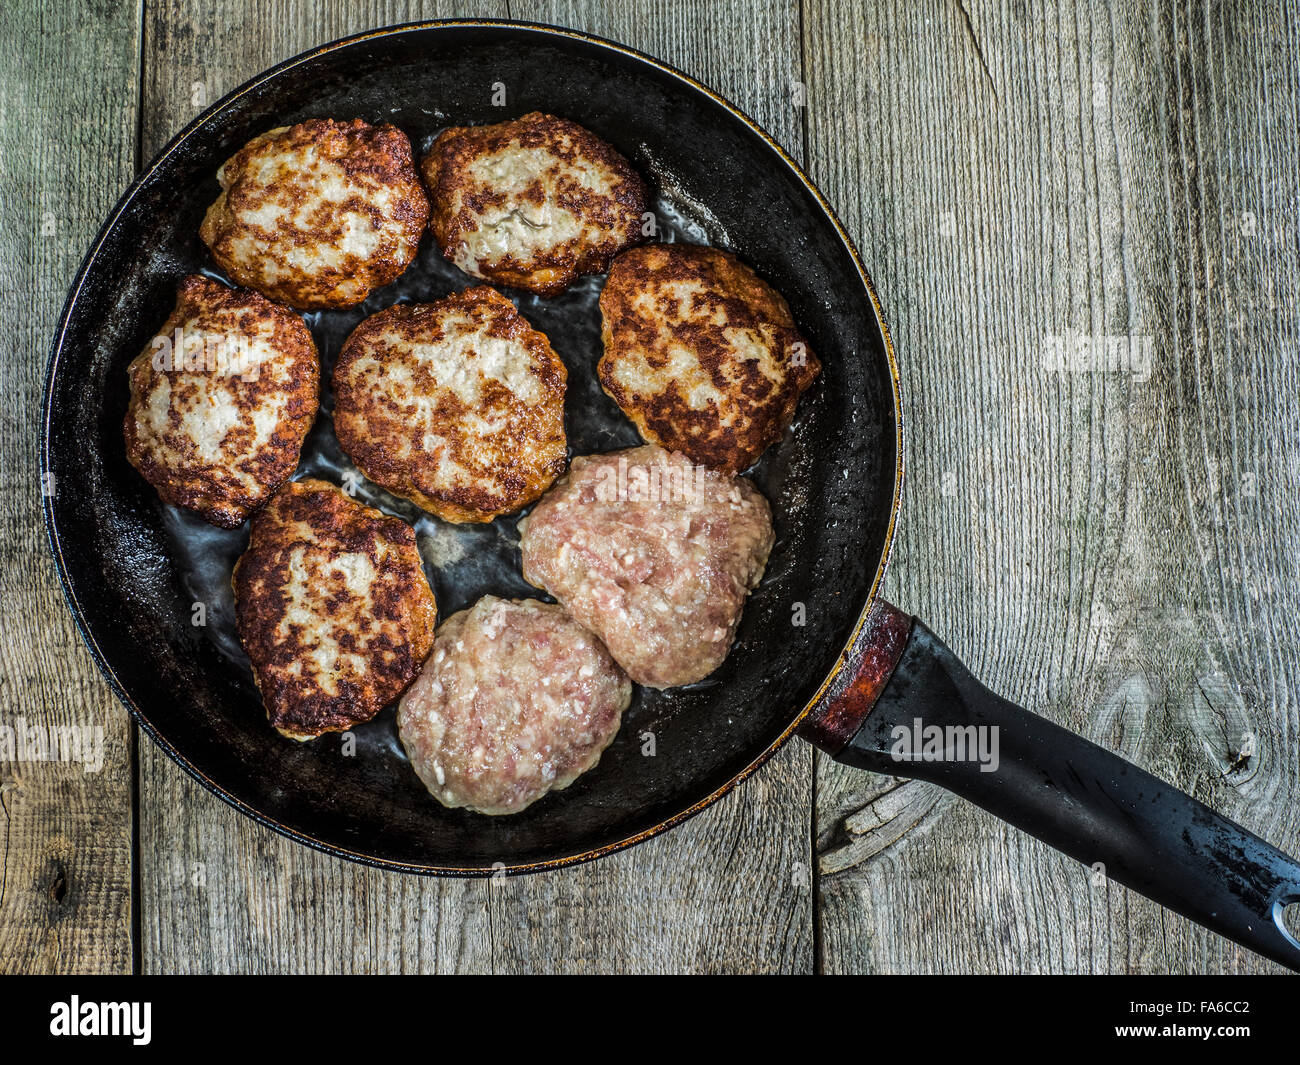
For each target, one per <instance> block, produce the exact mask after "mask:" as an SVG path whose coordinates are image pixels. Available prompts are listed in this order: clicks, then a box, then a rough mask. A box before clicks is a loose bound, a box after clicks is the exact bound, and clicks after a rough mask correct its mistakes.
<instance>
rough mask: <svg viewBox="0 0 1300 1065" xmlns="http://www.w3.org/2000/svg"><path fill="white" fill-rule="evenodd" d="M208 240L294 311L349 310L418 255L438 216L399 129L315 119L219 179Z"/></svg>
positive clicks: (242, 277)
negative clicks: (429, 225) (431, 222)
mask: <svg viewBox="0 0 1300 1065" xmlns="http://www.w3.org/2000/svg"><path fill="white" fill-rule="evenodd" d="M217 180H218V181H219V182H220V183H221V194H220V195H219V196H218V197H217V198H216V201H215V202H214V203H213V204H212V206H211V207H209V208H208V212H207V214H206V216H205V217H204V219H203V225H202V226H201V227H200V229H199V236H201V237H202V238H203V242H204V243H205V244H206V245H207V246H208V247H209V248H211V249H212V257H213V258H214V259H216V261H217V263H218V265H220V267H221V268H222V269H223V270H225V271H226V273H227V274H229V275H230V276H231V277H232V278H234V280H235V281H237V282H238V283H239V284H241V285H247V286H249V287H250V288H255V289H257V290H258V291H259V292H261V293H262V294H263V295H264V296H269V297H270V298H271V299H273V300H278V301H280V302H281V303H287V304H289V305H290V306H293V307H300V308H303V309H304V310H306V309H319V308H326V307H350V306H352V305H353V304H356V303H360V302H361V301H362V300H363V299H365V298H366V296H368V295H369V294H370V291H371V289H375V288H379V287H380V286H381V285H386V284H388V283H389V282H390V281H394V280H396V279H397V277H398V276H399V275H400V274H401V273H402V271H403V270H405V269H406V268H407V266H408V265H410V262H411V260H412V259H414V258H415V252H416V249H417V247H418V246H419V243H420V237H421V235H422V234H423V232H424V227H425V225H426V224H427V223H428V219H429V201H428V199H427V198H426V197H425V195H424V189H423V188H422V187H421V186H420V179H419V176H418V175H417V174H416V172H415V163H414V160H413V157H412V155H411V142H410V141H409V140H407V138H406V134H405V133H403V132H402V131H401V130H400V129H398V128H397V127H396V126H390V125H382V126H371V125H369V124H368V123H366V122H362V121H361V120H360V119H355V120H353V121H352V122H335V121H332V120H331V119H324V118H320V119H312V120H311V121H309V122H300V123H298V125H296V126H284V127H281V128H279V129H273V130H270V131H269V132H267V133H263V134H262V135H261V136H260V137H255V138H253V140H251V141H249V142H248V143H247V144H246V145H244V147H243V148H241V149H240V150H239V151H238V152H237V153H235V155H233V156H232V157H231V158H230V159H228V160H227V161H226V164H225V165H224V166H223V167H222V168H221V169H220V170H219V171H218V172H217Z"/></svg>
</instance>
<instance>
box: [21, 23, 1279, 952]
mask: <svg viewBox="0 0 1300 1065" xmlns="http://www.w3.org/2000/svg"><path fill="white" fill-rule="evenodd" d="M1272 8H1273V5H1271V4H1260V5H1259V6H1258V9H1253V8H1252V7H1250V6H1249V5H1245V4H1242V5H1237V4H1231V3H1219V2H1212V3H1205V4H1190V3H1181V2H1179V3H1169V2H1165V0H1150V2H1147V3H1142V4H1137V3H1133V4H1129V3H1119V2H1115V3H1112V4H1111V5H1109V6H1107V5H1104V4H1101V3H1086V2H1081V3H1072V2H1070V0H1061V2H1060V3H1059V4H1047V5H1039V4H1031V3H1025V2H1023V0H1012V2H1011V3H993V2H989V3H980V2H976V0H969V2H967V3H962V2H961V0H951V2H940V0H916V2H906V0H900V2H887V3H881V4H875V3H871V4H862V5H860V4H856V3H845V2H838V0H803V2H802V3H799V2H778V3H768V4H759V3H742V2H731V3H725V4H723V3H713V2H705V0H698V2H693V3H671V2H664V3H654V4H649V3H644V4H643V3H619V2H615V0H608V2H599V0H593V2H574V3H523V2H519V0H512V2H510V3H505V4H500V3H499V4H478V5H462V4H452V3H405V2H400V0H366V2H352V0H332V2H329V3H321V4H312V3H306V2H303V3H298V2H283V0H282V2H275V3H266V4H252V3H241V2H238V0H215V2H202V0H143V3H141V2H140V0H133V2H124V0H101V2H98V3H95V4H86V5H84V7H83V8H82V9H81V10H77V5H74V4H69V3H63V2H56V0H44V2H39V0H17V2H16V3H15V2H9V3H6V4H5V5H4V7H3V11H2V12H0V41H3V42H4V46H3V47H4V56H3V59H0V75H2V76H0V152H2V154H0V179H2V181H0V187H2V188H3V201H2V204H0V287H2V291H0V306H2V307H3V322H4V329H3V334H2V335H3V341H2V343H3V359H2V360H0V396H3V397H4V400H5V402H4V404H3V408H2V411H3V413H2V414H0V447H2V451H0V453H2V455H3V469H2V470H0V485H2V486H3V489H4V491H3V492H0V535H2V537H3V540H2V549H0V559H2V560H3V571H2V573H0V603H3V610H2V611H0V715H2V716H0V723H8V724H10V725H11V726H12V725H14V723H15V722H16V721H17V719H18V718H20V717H21V718H23V719H24V720H25V721H26V722H28V723H44V724H62V725H67V724H75V725H80V726H96V725H97V726H102V728H103V730H104V735H105V741H106V745H105V755H104V765H103V767H102V769H100V771H99V772H97V773H87V772H83V771H82V769H81V768H79V767H77V766H70V765H59V764H52V763H12V762H11V763H4V764H0V810H2V816H0V837H2V838H0V862H2V863H3V865H2V871H0V971H39V972H47V971H59V972H65V971H130V970H132V969H136V970H141V971H145V972H210V971H216V972H230V971H238V972H268V971H313V972H315V971H322V972H324V971H339V970H355V971H362V972H380V971H417V970H420V971H423V970H440V971H446V970H460V971H497V972H503V971H507V972H508V971H532V970H544V971H579V972H613V971H628V970H637V971H640V970H644V971H682V970H691V971H757V972H774V971H793V972H813V971H817V972H848V971H867V972H937V971H976V972H1132V971H1138V972H1163V971H1174V972H1252V971H1268V970H1276V969H1277V967H1276V966H1272V965H1269V964H1267V963H1264V962H1261V961H1260V960H1259V959H1258V958H1256V957H1254V956H1253V955H1250V954H1249V953H1247V952H1245V951H1243V950H1240V949H1238V948H1236V947H1234V946H1233V945H1231V944H1229V943H1227V942H1225V941H1224V940H1221V939H1219V938H1218V937H1216V936H1214V935H1211V934H1210V933H1208V932H1205V931H1202V930H1201V929H1199V928H1197V927H1195V926H1193V925H1191V924H1189V923H1188V922H1187V921H1184V920H1182V919H1181V918H1178V917H1175V916H1173V915H1171V914H1169V913H1167V912H1165V911H1163V910H1161V909H1160V908H1158V907H1157V906H1155V905H1153V904H1151V903H1148V902H1147V901H1145V900H1144V899H1142V898H1140V897H1138V896H1136V895H1134V894H1131V893H1129V892H1127V891H1126V890H1125V889H1123V888H1120V887H1118V886H1115V885H1113V884H1110V885H1107V884H1104V883H1103V884H1101V885H1100V886H1094V884H1093V883H1092V880H1091V878H1090V875H1089V871H1088V870H1086V869H1085V868H1083V867H1082V866H1080V865H1078V864H1077V863H1075V862H1073V861H1071V860H1069V859H1067V858H1065V857H1063V856H1061V855H1059V854H1057V853H1055V852H1054V851H1051V850H1049V849H1048V848H1046V847H1044V846H1042V845H1040V844H1038V843H1037V842H1036V841H1034V840H1031V839H1029V838H1027V837H1025V836H1023V835H1021V834H1019V833H1017V832H1016V831H1014V830H1012V829H1010V828H1007V827H1006V826H1004V825H1003V824H1001V823H1000V822H998V821H996V820H994V819H993V818H991V817H989V816H986V815H984V814H983V813H982V812H980V811H978V810H975V809H974V808H972V807H969V806H967V805H964V804H963V803H961V802H959V801H958V800H955V799H949V798H945V797H942V796H941V795H940V794H939V793H937V792H935V791H934V790H933V789H931V788H930V787H929V786H926V785H921V784H905V785H902V786H899V782H897V781H893V780H889V779H883V778H878V777H872V776H868V775H866V774H857V773H853V772H851V771H848V770H845V769H842V768H840V767H838V766H836V765H834V764H832V763H830V762H829V761H826V760H823V759H821V758H820V757H818V758H814V756H813V753H812V750H811V748H809V747H807V746H806V745H803V744H791V745H790V746H789V747H788V748H787V749H786V750H785V751H784V753H782V754H781V755H780V756H779V757H777V758H776V759H775V761H774V763H773V764H771V765H770V766H769V767H767V768H766V769H765V770H763V771H762V772H760V773H759V774H758V775H757V776H756V778H755V779H753V780H751V781H750V782H749V783H747V784H746V785H744V786H742V787H741V788H740V789H739V790H738V791H737V792H736V793H734V794H732V795H731V796H730V797H729V798H728V799H726V800H725V801H723V802H721V803H719V804H718V805H717V806H716V807H714V808H712V809H711V810H709V811H707V812H706V813H705V814H703V815H702V816H700V817H698V818H696V819H694V820H693V821H691V822H689V823H688V824H686V825H685V826H683V827H681V828H678V829H676V830H674V831H673V832H671V833H669V834H668V835H666V836H664V837H661V838H659V839H656V840H654V841H652V842H650V843H648V844H646V845H644V846H640V847H636V848H634V849H633V850H631V851H628V852H624V853H622V854H619V855H617V856H615V857H612V858H608V859H605V860H603V861H600V862H598V863H596V864H593V865H588V866H585V867H582V868H578V869H574V870H569V871H562V872H557V873H553V874H547V875H539V876H531V877H524V878H516V879H508V880H505V881H498V882H482V881H474V882H460V881H438V880H425V879H420V878H416V877H409V876H401V875H395V874H385V873H381V872H375V871H371V870H365V869H361V868H358V867H355V866H352V865H348V864H345V863H343V862H340V861H336V860H334V859H331V858H327V857H324V856H322V855H319V854H317V853H315V852H313V851H309V850H307V849H305V848H303V847H300V846H297V845H295V844H292V843H289V842H287V841H286V840H284V839H282V838H280V837H279V836H276V835H274V834H273V833H271V832H269V831H267V830H265V829H262V828H259V827H257V826H256V825H254V824H253V823H252V822H250V821H248V820H247V819H244V818H242V817H239V816H237V815H236V814H235V813H234V812H233V811H232V810H230V809H229V808H228V807H226V806H225V805H223V804H222V803H221V802H219V801H218V800H217V799H216V798H214V797H212V796H211V795H209V794H207V793H206V792H204V791H202V790H201V789H200V788H199V787H198V786H196V785H195V784H193V783H192V782H191V781H190V780H189V779H188V778H187V777H186V776H185V775H184V774H183V773H182V772H181V771H180V770H179V769H178V768H177V767H176V766H175V765H173V764H172V763H171V762H170V761H168V760H167V758H166V757H164V756H163V755H162V754H161V753H160V752H159V751H157V750H156V749H155V748H154V746H153V745H152V744H151V743H150V742H149V741H148V740H147V739H141V737H140V736H139V735H138V733H137V731H136V729H135V728H134V726H133V725H132V724H131V723H130V722H129V720H128V717H127V714H126V711H125V710H123V709H122V707H121V706H119V705H118V704H117V703H116V701H115V700H114V699H113V697H112V696H111V695H110V693H109V691H108V688H107V686H106V685H105V684H104V683H103V682H102V681H101V680H100V678H99V675H98V673H97V672H96V670H95V667H94V666H93V664H92V663H91V660H90V656H89V654H88V653H87V652H86V650H85V649H84V648H83V647H82V645H81V642H80V640H79V639H78V637H77V634H76V631H75V629H74V627H73V624H72V621H71V619H70V617H69V615H68V612H67V610H66V609H65V607H64V605H63V601H62V598H61V595H60V592H59V589H58V586H57V582H56V579H55V575H54V570H53V567H52V564H51V562H50V559H49V557H48V554H47V551H46V547H45V538H44V533H43V531H42V526H41V517H40V492H41V484H40V472H39V469H38V458H37V437H38V426H39V414H40V393H41V385H42V380H43V375H44V366H45V360H46V355H47V351H48V347H49V342H50V337H51V333H52V329H53V326H54V322H55V319H56V316H57V314H58V311H59V308H60V306H61V304H62V302H63V298H64V293H65V290H66V287H67V285H68V283H69V282H70V280H71V278H72V275H73V273H74V271H75V269H76V266H77V264H78V262H79V260H80V258H81V256H82V254H83V252H84V250H85V248H86V247H87V244H88V242H89V240H90V238H91V237H92V235H93V234H94V232H95V230H96V229H97V227H98V226H99V224H100V223H101V221H102V220H103V218H104V217H105V216H106V215H107V213H108V211H109V209H110V207H111V206H112V204H113V202H114V201H115V200H116V199H117V197H118V195H119V194H120V193H121V192H122V190H123V189H124V188H125V186H126V185H127V183H128V182H129V180H130V179H131V177H132V175H133V173H134V172H135V171H136V170H137V169H139V168H140V167H141V165H142V164H143V163H145V162H147V161H148V160H149V158H150V157H151V156H152V155H153V154H154V153H155V152H156V151H157V150H158V149H159V148H160V147H161V146H162V144H163V143H164V142H165V141H166V140H167V139H168V138H169V137H170V136H171V135H172V134H173V133H174V132H175V131H177V130H178V129H179V128H180V127H181V126H182V125H184V124H185V123H186V122H188V121H189V120H190V119H191V118H192V117H193V116H194V115H195V114H196V113H197V112H198V111H199V110H201V109H202V108H203V107H205V106H207V104H209V103H211V102H212V101H214V100H216V99H217V98H218V97H220V96H221V95H222V94H223V93H225V92H226V91H228V90H229V89H231V88H233V87H234V86H236V85H237V84H239V83H240V82H241V81H243V80H244V79H246V78H248V77H250V76H251V75H253V74H255V73H257V72H258V71H260V70H262V69H263V68H265V67H267V66H270V65H271V64H273V63H275V62H277V61H279V60H281V59H283V58H285V57H287V56H290V55H293V54H295V53H297V52H299V51H302V50H303V49H306V48H309V47H311V46H313V45H316V44H319V43H322V42H324V41H328V40H331V39H333V38H336V37H340V36H343V35H346V34H349V33H353V32H356V31H360V30H364V29H368V28H372V27H376V26H382V25H385V24H391V23H399V22H405V21H412V20H417V19H424V18H435V17H450V16H457V15H474V16H488V15H490V16H496V17H513V18H517V19H525V20H533V21H540V22H551V23H556V24H559V25H563V26H570V27H576V28H579V29H582V30H586V31H590V32H592V33H596V34H600V35H603V36H608V37H612V38H614V39H617V40H619V41H623V42H625V43H627V44H630V45H632V46H634V47H636V48H639V49H642V50H644V51H646V52H649V53H650V54H652V55H655V56H659V57H661V58H663V59H665V60H667V61H669V62H671V63H673V64H675V65H677V66H679V67H681V68H682V69H684V70H686V71H687V72H689V73H691V74H693V75H695V76H696V77H698V78H700V79H701V80H702V81H704V82H705V83H706V84H709V85H711V86H713V87H714V88H716V89H718V90H719V91H720V92H722V93H723V94H724V95H726V96H727V97H729V98H730V99H732V100H733V101H735V102H736V103H737V104H738V105H739V106H740V107H742V108H743V109H744V110H746V111H747V112H748V113H749V114H751V115H753V116H754V117H755V118H756V119H757V120H758V121H759V122H760V123H761V124H762V125H764V126H765V127H766V128H767V129H768V130H769V131H771V133H772V134H773V135H774V136H775V137H776V138H777V139H778V140H779V141H781V142H782V143H783V144H784V145H785V146H786V147H787V148H788V149H789V150H790V151H791V152H792V153H793V154H794V155H795V156H796V157H797V158H799V159H800V160H802V161H803V163H804V165H805V166H806V168H807V169H808V171H809V172H810V173H811V175H812V177H813V179H814V180H815V181H816V182H817V183H818V184H819V185H820V186H821V188H822V189H823V190H824V191H825V192H826V194H827V196H828V197H829V199H830V200H831V202H832V203H834V204H835V205H837V208H838V210H839V212H840V215H841V217H842V218H843V219H844V221H845V222H846V224H847V225H848V228H849V229H850V230H851V231H852V232H853V234H854V236H855V237H856V239H857V241H858V243H859V246H860V247H861V249H862V252H863V256H864V258H865V260H866V262H867V264H868V267H869V268H870V269H871V271H872V273H873V274H874V277H875V280H876V284H877V286H878V288H879V290H880V295H881V298H882V300H883V302H884V306H885V308H886V313H887V315H888V317H889V320H890V322H891V325H892V328H893V334H894V339H895V342H896V344H897V347H898V352H899V357H900V361H901V363H902V371H903V387H904V399H905V406H906V412H907V417H908V425H909V442H908V454H907V462H908V484H907V491H906V493H905V504H904V507H903V515H902V517H903V523H902V533H901V536H900V538H899V541H898V545H897V549H896V552H895V559H894V563H893V567H892V569H891V571H890V574H889V581H888V587H887V588H886V593H887V594H888V596H889V598H890V599H892V600H893V601H895V602H897V603H899V604H900V605H902V606H904V607H905V608H907V609H909V610H912V611H914V612H916V613H918V614H920V615H921V616H923V617H925V618H926V619H927V620H928V621H929V622H930V623H931V624H932V626H933V627H935V628H936V629H937V630H938V631H939V632H940V634H941V635H943V636H944V637H945V638H946V639H947V640H948V641H949V642H950V643H951V645H952V646H953V648H954V649H955V650H956V651H957V652H958V653H959V654H960V655H962V656H963V657H965V659H966V660H967V661H968V662H969V663H970V665H971V666H972V668H974V669H975V670H976V672H977V673H978V674H979V675H981V676H982V677H983V678H984V679H985V680H986V681H987V682H988V683H989V684H990V686H992V687H993V688H995V689H996V690H998V691H1000V692H1002V693H1003V694H1005V695H1007V696H1008V697H1010V698H1013V699H1015V700H1017V701H1019V702H1021V703H1022V704H1024V705H1026V706H1029V707H1030V708H1032V709H1034V710H1036V711H1038V712H1040V713H1042V714H1045V715H1047V716H1049V717H1051V718H1054V719H1056V720H1059V721H1062V722H1064V723H1066V724H1068V725H1069V726H1070V727H1072V728H1074V729H1076V730H1078V731H1081V732H1082V733H1084V734H1085V735H1087V736H1089V737H1090V738H1092V739H1094V740H1096V741H1097V742H1100V743H1103V744H1105V745H1108V746H1110V747H1112V748H1114V749H1117V750H1119V751H1120V752H1122V753H1123V754H1124V755H1126V756H1127V757H1129V758H1131V759H1133V760H1135V761H1137V762H1138V763H1139V764H1141V765H1143V766H1145V767H1146V768H1148V769H1150V770H1151V771H1153V772H1155V773H1157V774H1159V775H1161V776H1163V777H1165V778H1167V779H1169V780H1171V781H1173V782H1175V783H1177V784H1178V786H1179V787H1181V788H1183V789H1185V790H1188V791H1190V792H1191V793H1192V794H1194V795H1196V796H1197V797H1198V798H1201V799H1202V800H1204V801H1206V802H1208V803H1210V804H1211V805H1213V806H1215V807H1217V808H1219V809H1221V810H1223V811H1224V812H1225V813H1226V814H1228V815H1229V816H1231V817H1233V818H1235V819H1237V820H1239V821H1241V822H1242V823H1244V824H1245V825H1247V826H1248V827H1250V828H1251V829H1253V830H1254V831H1256V832H1259V833H1260V834H1262V835H1264V836H1265V837H1267V838H1268V839H1270V840H1271V841H1273V842H1275V843H1277V844H1279V845H1281V846H1282V847H1284V848H1285V849H1288V850H1289V851H1291V852H1292V853H1297V852H1300V806H1297V804H1296V803H1295V802H1294V799H1293V797H1294V796H1296V795H1297V794H1300V703H1298V701H1297V700H1298V698H1300V693H1298V692H1297V690H1296V689H1297V687H1300V653H1298V652H1300V503H1298V502H1297V499H1298V498H1300V491H1298V489H1300V417H1298V416H1297V403H1296V389H1297V385H1298V384H1300V372H1298V367H1300V349H1298V347H1297V341H1298V339H1300V337H1298V330H1297V313H1296V309H1295V308H1296V297H1297V287H1298V286H1300V218H1298V217H1297V211H1298V210H1300V191H1298V190H1300V146H1298V145H1297V139H1298V135H1297V128H1298V127H1300V74H1298V73H1297V66H1298V64H1297V54H1298V50H1300V29H1298V28H1297V25H1298V23H1297V19H1296V17H1295V13H1294V12H1291V13H1289V14H1288V13H1286V12H1284V11H1281V10H1272ZM1047 9H1050V12H1049V13H1047V14H1046V15H1043V14H1040V12H1041V11H1044V10H1047ZM1080 338H1083V340H1082V342H1081V341H1080ZM1090 343H1091V344H1092V346H1091V347H1090V346H1089V344H1090ZM1063 345H1067V347H1066V348H1065V352H1066V357H1065V358H1062V350H1063ZM1107 345H1109V347H1108V346H1107ZM1247 737H1253V751H1254V753H1253V754H1250V753H1249V751H1247V753H1246V754H1243V746H1245V745H1246V743H1247Z"/></svg>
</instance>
